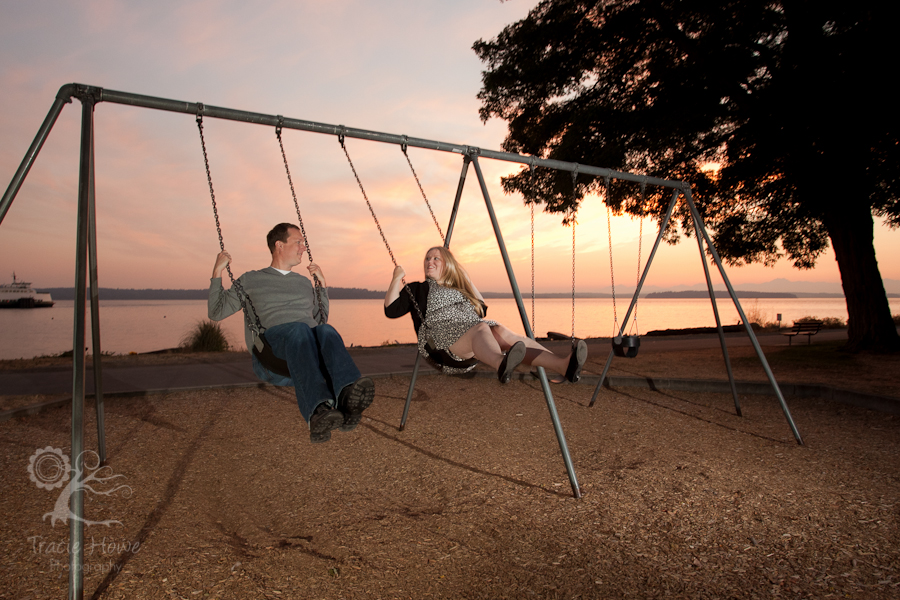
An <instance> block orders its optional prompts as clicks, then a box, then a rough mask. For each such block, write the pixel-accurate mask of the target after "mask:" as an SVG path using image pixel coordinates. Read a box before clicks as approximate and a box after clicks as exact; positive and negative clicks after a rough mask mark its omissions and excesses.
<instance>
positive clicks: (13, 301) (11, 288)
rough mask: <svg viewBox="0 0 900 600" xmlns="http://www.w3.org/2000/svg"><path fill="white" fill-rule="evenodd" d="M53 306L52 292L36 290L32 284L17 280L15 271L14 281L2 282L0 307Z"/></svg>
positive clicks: (0, 285)
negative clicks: (46, 292)
mask: <svg viewBox="0 0 900 600" xmlns="http://www.w3.org/2000/svg"><path fill="white" fill-rule="evenodd" d="M45 306H53V300H52V299H51V298H50V294H45V293H41V292H36V291H34V290H33V289H32V288H31V284H30V283H28V282H25V281H18V280H16V274H15V273H13V282H12V283H0V308H41V307H45Z"/></svg>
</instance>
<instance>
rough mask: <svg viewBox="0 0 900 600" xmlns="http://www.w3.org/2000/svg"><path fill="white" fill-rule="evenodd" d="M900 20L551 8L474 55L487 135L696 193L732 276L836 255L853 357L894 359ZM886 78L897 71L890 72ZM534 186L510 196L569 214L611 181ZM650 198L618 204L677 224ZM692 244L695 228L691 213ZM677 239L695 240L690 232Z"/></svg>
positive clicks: (882, 15) (837, 9) (627, 190)
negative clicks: (872, 354) (880, 252)
mask: <svg viewBox="0 0 900 600" xmlns="http://www.w3.org/2000/svg"><path fill="white" fill-rule="evenodd" d="M896 6H898V5H897V3H889V2H877V3H876V2H874V1H871V0H859V1H855V2H834V1H831V0H824V1H823V0H797V1H790V0H781V1H778V0H775V1H772V0H733V1H728V0H726V1H721V0H720V1H716V2H713V1H708V0H597V1H594V2H591V1H577V0H545V1H544V2H541V3H540V4H539V5H538V6H537V7H535V8H534V9H533V10H532V11H531V13H530V14H529V15H528V17H526V18H525V19H523V20H522V21H519V22H517V23H514V24H512V25H510V26H508V27H506V28H505V29H504V30H503V31H502V32H500V34H499V35H498V36H497V37H496V38H495V39H492V40H490V41H484V40H478V41H477V42H476V43H475V45H474V50H475V52H476V53H477V55H478V57H479V58H480V59H481V60H482V61H483V62H485V63H486V65H487V69H486V70H485V71H484V72H483V87H482V89H481V91H480V93H479V95H478V97H479V99H480V100H481V101H482V107H481V109H480V114H481V117H482V119H483V120H485V121H486V120H488V119H490V118H491V117H499V118H501V119H503V120H505V121H507V122H508V135H507V137H506V139H505V140H504V143H503V147H504V149H505V150H508V151H511V152H520V153H525V154H532V155H535V156H539V157H542V158H554V159H559V160H568V161H575V162H582V163H589V164H593V165H598V166H603V167H609V168H613V169H618V170H628V171H632V172H637V173H644V174H647V175H651V176H656V177H663V178H667V179H677V180H686V181H688V182H690V183H691V185H692V186H693V191H694V197H695V199H696V200H697V202H698V205H699V208H700V210H701V213H702V214H703V216H704V219H705V220H706V222H707V224H708V225H709V226H710V227H711V228H712V229H713V231H714V239H715V243H716V246H717V248H718V250H719V252H720V254H722V256H723V257H724V258H725V259H726V260H728V261H729V262H730V263H732V264H742V263H751V262H762V263H765V264H769V265H771V264H774V262H775V261H777V260H778V259H779V258H782V257H787V258H788V259H789V260H791V261H792V262H793V264H794V266H796V267H797V268H801V269H808V268H812V267H813V266H814V265H815V262H816V259H817V258H818V257H819V256H820V255H821V254H822V252H823V251H825V250H826V249H827V247H828V243H829V238H830V241H831V244H832V246H833V248H834V252H835V256H836V258H837V262H838V266H839V269H840V273H841V281H842V285H843V289H844V294H845V296H846V299H847V309H848V314H849V317H850V318H849V340H848V344H847V346H846V348H847V349H848V350H853V351H858V350H866V349H868V350H875V351H894V350H897V349H898V348H900V337H898V335H897V329H896V326H895V325H894V323H893V321H892V319H891V315H890V306H889V304H888V301H887V296H886V294H885V291H884V284H883V282H882V279H881V274H880V272H879V270H878V264H877V261H876V257H875V250H874V246H873V243H872V240H873V232H874V221H873V215H875V216H878V217H883V218H886V219H887V222H888V224H889V225H891V226H894V227H896V226H897V225H900V201H898V188H900V179H898V157H900V141H898V117H897V114H896V110H895V109H894V104H895V100H894V95H893V90H892V88H891V89H889V85H890V83H889V82H890V79H891V78H892V75H893V69H894V68H895V67H896V64H897V51H896V50H894V49H893V47H892V42H891V39H892V32H891V31H890V28H891V27H893V26H894V24H895V23H896V22H897V19H896V17H897V16H898V15H897V13H898V9H897V8H896ZM886 68H887V71H886V70H885V69H886ZM579 181H580V182H583V184H584V185H582V186H580V188H579V195H578V198H577V199H573V197H572V192H571V185H572V184H571V179H570V176H569V174H568V173H557V172H551V171H545V170H539V171H538V173H537V174H536V175H535V181H534V183H532V181H531V179H530V176H529V173H528V172H527V170H524V171H522V172H520V173H519V174H517V175H513V176H510V177H507V178H505V179H504V181H503V185H504V189H505V190H506V191H507V192H519V193H522V194H523V195H524V196H525V198H526V202H538V203H542V204H544V205H545V209H546V210H549V211H551V212H564V211H566V210H568V209H569V208H570V207H572V204H573V203H575V205H576V208H577V203H578V202H580V199H581V198H583V196H584V194H585V193H587V192H596V191H599V189H600V187H601V186H602V183H603V182H601V181H598V180H596V179H591V178H590V177H587V176H582V177H581V178H580V180H579ZM636 188H637V186H636V185H633V184H632V185H625V184H619V185H614V186H613V187H612V191H611V193H610V194H609V196H608V197H607V198H606V202H607V203H608V204H610V205H611V206H612V208H613V209H614V210H615V211H617V212H619V211H623V210H624V211H627V212H630V213H633V214H647V213H651V214H655V215H657V216H659V215H661V214H662V212H664V205H665V203H666V202H667V200H668V198H667V197H666V195H665V194H663V193H659V192H657V193H655V194H653V193H651V194H648V195H647V197H646V198H645V199H644V200H643V201H642V200H641V196H640V194H639V193H638V191H637V189H636ZM677 217H678V220H679V221H680V223H681V226H682V230H683V231H684V232H685V234H686V235H690V229H689V228H688V227H687V225H688V222H687V219H688V218H689V217H688V213H687V211H686V210H685V208H684V207H683V206H681V207H680V208H679V212H678V213H677ZM667 233H668V238H669V240H670V241H675V240H676V239H677V238H678V235H679V234H678V230H677V224H676V225H673V226H672V228H671V229H670V231H668V232H667Z"/></svg>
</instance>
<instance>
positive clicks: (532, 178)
mask: <svg viewBox="0 0 900 600" xmlns="http://www.w3.org/2000/svg"><path fill="white" fill-rule="evenodd" d="M534 163H535V159H534V157H533V156H532V157H531V164H530V165H529V170H530V171H531V194H532V198H531V202H529V203H528V205H529V206H530V207H531V333H533V334H534V330H535V319H534V313H535V311H534V203H535V201H536V199H537V194H536V193H535V188H534Z"/></svg>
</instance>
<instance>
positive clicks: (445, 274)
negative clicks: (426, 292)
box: [425, 246, 484, 317]
mask: <svg viewBox="0 0 900 600" xmlns="http://www.w3.org/2000/svg"><path fill="white" fill-rule="evenodd" d="M432 250H437V251H438V252H440V253H441V259H442V260H443V261H444V270H443V271H442V272H441V275H440V277H439V278H438V279H435V281H437V282H438V283H439V284H441V285H443V286H445V287H451V288H454V289H456V290H459V291H460V293H462V295H463V296H465V297H466V299H467V300H468V301H469V302H471V303H472V306H474V307H475V312H477V313H478V316H479V317H483V316H484V308H483V307H482V306H481V300H479V299H478V296H476V295H475V288H474V287H473V286H472V282H471V281H470V280H469V274H468V273H466V270H465V269H464V268H463V266H462V265H461V264H459V261H458V260H456V257H455V256H453V253H452V252H450V250H448V249H447V248H444V247H443V246H434V247H432V248H429V249H428V251H427V252H426V253H425V255H426V256H428V252H431V251H432Z"/></svg>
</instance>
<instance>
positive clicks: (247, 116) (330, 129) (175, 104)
mask: <svg viewBox="0 0 900 600" xmlns="http://www.w3.org/2000/svg"><path fill="white" fill-rule="evenodd" d="M64 90H69V91H68V94H69V95H70V96H71V95H72V94H73V93H75V94H77V93H91V94H92V95H94V96H95V97H96V98H97V102H112V103H114V104H125V105H128V106H138V107H142V108H152V109H155V110H165V111H168V112H178V113H184V114H189V115H192V116H193V115H196V114H197V110H198V108H199V106H200V104H201V103H199V102H185V101H182V100H170V99H167V98H158V97H154V96H144V95H142V94H132V93H129V92H121V91H117V90H109V89H104V88H101V87H95V86H87V85H83V84H67V85H65V86H63V87H62V88H60V94H64ZM203 117H204V118H214V119H225V120H229V121H240V122H243V123H255V124H258V125H269V126H271V127H277V126H278V125H279V124H280V125H281V127H282V128H283V129H297V130H301V131H310V132H313V133H322V134H327V135H343V136H345V137H352V138H357V139H364V140H370V141H374V142H382V143H385V144H396V145H399V146H402V145H404V144H405V145H407V146H411V147H415V148H426V149H429V150H439V151H441V152H451V153H455V154H461V155H471V154H472V152H473V151H474V152H477V154H478V155H479V156H481V157H483V158H490V159H492V160H502V161H506V162H513V163H519V164H522V165H529V166H530V165H534V166H536V167H544V168H548V169H556V170H559V171H574V170H575V168H576V164H575V163H572V162H566V161H562V160H551V159H545V158H536V157H532V156H524V155H521V154H515V153H512V152H499V151H496V150H486V149H480V148H475V147H472V146H467V145H465V144H454V143H449V142H440V141H435V140H427V139H423V138H413V137H409V136H406V135H395V134H391V133H383V132H379V131H369V130H365V129H357V128H354V127H346V126H344V125H333V124H329V123H317V122H315V121H304V120H301V119H291V118H287V117H282V116H280V115H269V114H264V113H256V112H249V111H244V110H235V109H232V108H224V107H220V106H213V105H210V104H205V103H203ZM577 168H578V172H579V173H580V174H583V175H594V176H596V177H611V178H613V179H620V180H625V181H634V182H636V183H643V182H646V183H647V184H648V185H660V186H665V187H678V186H680V185H681V182H680V181H672V180H668V179H659V178H657V177H646V176H644V175H635V174H633V173H624V172H621V171H614V170H612V169H605V168H601V167H592V166H586V165H581V164H579V165H577Z"/></svg>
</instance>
